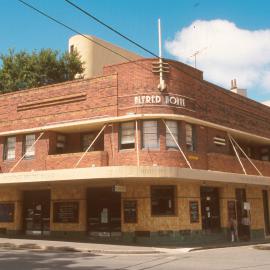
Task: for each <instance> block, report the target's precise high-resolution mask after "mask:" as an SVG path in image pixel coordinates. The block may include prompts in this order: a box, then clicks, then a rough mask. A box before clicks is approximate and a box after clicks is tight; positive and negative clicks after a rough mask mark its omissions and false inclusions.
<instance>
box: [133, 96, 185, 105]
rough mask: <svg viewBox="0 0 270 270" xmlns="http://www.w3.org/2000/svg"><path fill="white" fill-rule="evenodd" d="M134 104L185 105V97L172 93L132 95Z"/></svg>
mask: <svg viewBox="0 0 270 270" xmlns="http://www.w3.org/2000/svg"><path fill="white" fill-rule="evenodd" d="M134 103H135V105H145V104H149V105H150V104H160V105H172V106H177V107H186V99H185V98H184V97H181V96H176V95H175V96H173V95H142V96H135V97H134Z"/></svg>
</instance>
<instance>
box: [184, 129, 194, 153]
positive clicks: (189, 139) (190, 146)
mask: <svg viewBox="0 0 270 270" xmlns="http://www.w3.org/2000/svg"><path fill="white" fill-rule="evenodd" d="M195 143H196V142H195V128H194V126H193V125H191V124H186V147H187V150H188V151H195V147H196V145H195Z"/></svg>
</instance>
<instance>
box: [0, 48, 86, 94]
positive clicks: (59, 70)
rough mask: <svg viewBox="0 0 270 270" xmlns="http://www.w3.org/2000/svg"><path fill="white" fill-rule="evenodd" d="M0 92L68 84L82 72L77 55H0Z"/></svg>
mask: <svg viewBox="0 0 270 270" xmlns="http://www.w3.org/2000/svg"><path fill="white" fill-rule="evenodd" d="M0 61H1V62H2V65H1V67H0V92H2V93H6V92H12V91H18V90H21V89H25V88H32V87H39V86H43V85H48V84H54V83H59V82H64V81H69V80H74V79H75V75H76V74H82V72H83V71H84V69H83V63H82V62H81V60H80V56H79V55H78V53H77V51H73V52H72V53H68V52H65V53H62V54H61V53H60V52H59V51H57V50H56V51H54V50H51V49H42V50H41V51H39V52H36V51H33V52H32V53H27V52H26V51H21V52H18V53H15V52H14V50H9V52H8V54H7V55H3V54H1V55H0Z"/></svg>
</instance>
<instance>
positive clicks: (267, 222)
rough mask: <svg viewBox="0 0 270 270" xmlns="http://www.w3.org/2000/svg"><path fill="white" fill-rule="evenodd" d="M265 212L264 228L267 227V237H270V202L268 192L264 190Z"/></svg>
mask: <svg viewBox="0 0 270 270" xmlns="http://www.w3.org/2000/svg"><path fill="white" fill-rule="evenodd" d="M262 195H263V212H264V227H265V235H266V236H269V235H270V219H269V200H268V191H267V190H263V191H262Z"/></svg>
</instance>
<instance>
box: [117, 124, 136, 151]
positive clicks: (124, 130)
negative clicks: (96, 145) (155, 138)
mask: <svg viewBox="0 0 270 270" xmlns="http://www.w3.org/2000/svg"><path fill="white" fill-rule="evenodd" d="M120 148H121V149H133V148H135V122H126V123H122V124H121V138H120Z"/></svg>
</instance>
